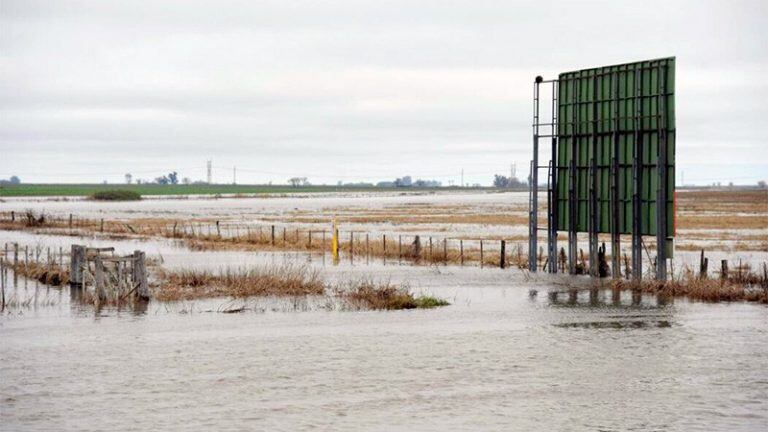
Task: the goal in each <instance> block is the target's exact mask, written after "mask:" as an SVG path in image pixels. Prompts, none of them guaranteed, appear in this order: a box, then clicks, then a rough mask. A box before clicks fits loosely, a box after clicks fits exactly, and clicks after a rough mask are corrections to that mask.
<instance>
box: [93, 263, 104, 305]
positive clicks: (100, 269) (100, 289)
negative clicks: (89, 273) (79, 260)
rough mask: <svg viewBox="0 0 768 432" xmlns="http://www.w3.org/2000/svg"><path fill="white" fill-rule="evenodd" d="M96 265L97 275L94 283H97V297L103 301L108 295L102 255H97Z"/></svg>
mask: <svg viewBox="0 0 768 432" xmlns="http://www.w3.org/2000/svg"><path fill="white" fill-rule="evenodd" d="M94 263H95V267H96V273H95V277H94V282H95V283H96V296H97V297H98V298H99V300H100V301H101V300H105V299H106V298H107V294H106V291H105V288H104V284H105V281H104V263H103V262H102V261H101V255H99V254H98V253H97V254H96V257H94Z"/></svg>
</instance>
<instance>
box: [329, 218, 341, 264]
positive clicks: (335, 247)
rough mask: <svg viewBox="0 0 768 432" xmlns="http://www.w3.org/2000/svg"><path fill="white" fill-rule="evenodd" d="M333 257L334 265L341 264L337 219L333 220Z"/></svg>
mask: <svg viewBox="0 0 768 432" xmlns="http://www.w3.org/2000/svg"><path fill="white" fill-rule="evenodd" d="M331 256H333V263H334V264H338V263H339V228H338V227H337V226H336V218H333V236H332V238H331Z"/></svg>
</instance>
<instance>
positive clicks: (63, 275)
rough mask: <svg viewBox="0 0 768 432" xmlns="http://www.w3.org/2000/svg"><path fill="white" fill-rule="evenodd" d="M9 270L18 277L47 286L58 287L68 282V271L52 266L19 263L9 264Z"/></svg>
mask: <svg viewBox="0 0 768 432" xmlns="http://www.w3.org/2000/svg"><path fill="white" fill-rule="evenodd" d="M10 267H11V269H12V270H13V272H14V273H16V274H17V275H19V276H23V277H26V278H29V279H34V280H37V281H39V282H42V283H44V284H47V285H53V286H60V285H64V284H65V283H68V282H69V270H67V269H64V268H62V267H59V266H57V265H52V264H41V263H36V262H19V263H18V264H11V265H10Z"/></svg>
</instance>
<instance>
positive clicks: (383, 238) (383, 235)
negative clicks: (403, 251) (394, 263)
mask: <svg viewBox="0 0 768 432" xmlns="http://www.w3.org/2000/svg"><path fill="white" fill-rule="evenodd" d="M381 241H382V243H383V244H384V256H383V258H382V259H383V260H384V264H386V263H387V235H386V234H382V235H381Z"/></svg>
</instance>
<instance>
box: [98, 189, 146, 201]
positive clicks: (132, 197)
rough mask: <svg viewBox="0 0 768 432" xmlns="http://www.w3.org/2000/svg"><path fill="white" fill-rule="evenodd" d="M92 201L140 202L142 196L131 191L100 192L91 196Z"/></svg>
mask: <svg viewBox="0 0 768 432" xmlns="http://www.w3.org/2000/svg"><path fill="white" fill-rule="evenodd" d="M91 199H93V200H96V201H138V200H140V199H141V194H140V193H138V192H134V191H130V190H105V191H98V192H95V193H94V194H93V195H91Z"/></svg>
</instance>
